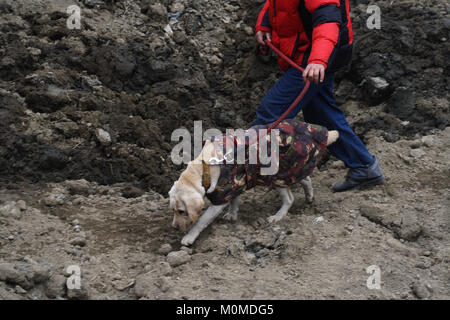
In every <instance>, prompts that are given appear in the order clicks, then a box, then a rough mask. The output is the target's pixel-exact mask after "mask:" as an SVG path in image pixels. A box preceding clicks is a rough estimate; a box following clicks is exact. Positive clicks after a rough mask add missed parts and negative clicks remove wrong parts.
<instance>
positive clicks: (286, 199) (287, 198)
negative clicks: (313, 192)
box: [267, 188, 294, 223]
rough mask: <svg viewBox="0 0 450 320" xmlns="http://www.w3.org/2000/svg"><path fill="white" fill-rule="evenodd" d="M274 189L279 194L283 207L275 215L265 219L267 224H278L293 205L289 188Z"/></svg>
mask: <svg viewBox="0 0 450 320" xmlns="http://www.w3.org/2000/svg"><path fill="white" fill-rule="evenodd" d="M276 189H277V191H278V192H279V193H280V196H281V200H282V201H283V205H282V206H281V208H280V210H278V212H277V213H276V214H274V215H273V216H270V217H269V218H267V220H268V221H269V223H273V222H278V221H280V220H281V219H283V217H284V216H285V215H286V214H287V213H288V211H289V209H290V208H291V206H292V204H293V203H294V195H293V194H292V192H291V189H289V188H276Z"/></svg>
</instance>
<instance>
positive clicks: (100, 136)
mask: <svg viewBox="0 0 450 320" xmlns="http://www.w3.org/2000/svg"><path fill="white" fill-rule="evenodd" d="M95 136H96V138H97V140H98V142H100V144H102V145H109V144H110V143H111V141H112V140H111V135H110V134H109V132H108V131H105V130H103V129H102V128H98V129H97V130H95Z"/></svg>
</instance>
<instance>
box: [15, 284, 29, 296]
mask: <svg viewBox="0 0 450 320" xmlns="http://www.w3.org/2000/svg"><path fill="white" fill-rule="evenodd" d="M14 292H15V293H18V294H25V293H27V290H25V289H24V288H22V287H21V286H15V287H14Z"/></svg>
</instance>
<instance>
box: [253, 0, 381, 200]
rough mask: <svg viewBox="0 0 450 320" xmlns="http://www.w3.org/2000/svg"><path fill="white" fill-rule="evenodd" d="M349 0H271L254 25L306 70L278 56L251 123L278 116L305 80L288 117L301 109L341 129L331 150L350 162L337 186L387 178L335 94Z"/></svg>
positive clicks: (343, 63)
mask: <svg viewBox="0 0 450 320" xmlns="http://www.w3.org/2000/svg"><path fill="white" fill-rule="evenodd" d="M349 10H350V8H349V3H348V0H267V1H266V3H265V4H264V7H263V8H262V10H261V12H260V14H259V16H258V21H257V24H256V28H255V38H256V41H257V43H258V44H259V45H261V46H266V44H265V43H264V40H265V39H268V40H269V41H271V42H272V44H274V45H275V46H276V47H277V48H278V49H280V50H281V51H282V52H283V53H284V54H285V55H287V56H288V57H290V58H291V59H292V60H294V61H295V62H296V63H297V64H299V65H300V66H302V67H303V68H304V69H305V70H304V72H303V73H301V72H300V71H298V70H297V69H295V68H292V67H290V65H289V64H288V63H287V62H286V61H284V60H283V59H282V58H279V59H278V63H279V65H280V67H281V68H282V69H283V71H285V73H284V75H283V76H282V77H281V78H280V79H279V80H278V81H277V82H276V83H275V85H274V86H273V87H272V89H270V90H269V92H268V93H267V94H266V96H265V97H264V99H263V101H262V102H261V104H260V106H259V107H258V109H257V111H256V115H257V118H256V120H255V121H254V122H253V123H252V124H251V126H254V125H261V124H268V123H272V122H275V121H276V120H277V119H278V118H279V117H280V116H281V115H282V114H283V113H284V111H285V110H286V109H287V108H288V107H289V106H290V105H291V104H292V102H293V101H294V100H295V98H296V97H297V96H298V95H299V93H300V92H301V90H302V89H303V87H304V84H305V82H306V81H307V80H311V81H312V83H311V87H310V89H309V90H308V92H307V94H306V95H305V97H304V98H303V99H302V101H301V102H300V103H299V105H298V106H296V107H295V108H294V110H293V111H292V112H291V113H290V114H289V115H288V117H287V118H294V117H295V116H296V115H297V114H298V113H299V112H300V110H301V111H302V112H303V117H304V119H305V121H306V122H309V123H313V124H318V125H322V126H324V127H326V128H327V129H328V130H338V131H339V134H340V136H339V139H338V141H337V142H336V143H334V144H332V145H330V146H329V150H330V152H331V153H332V154H334V155H335V156H336V157H337V158H338V159H340V160H342V161H343V162H344V163H345V165H346V166H347V167H348V168H350V170H349V172H348V174H347V176H346V179H345V181H343V182H340V183H336V184H335V185H333V187H332V190H333V192H341V191H347V190H353V189H359V188H361V187H363V186H373V185H377V184H380V183H383V181H384V175H383V172H382V171H381V169H380V167H379V165H378V161H377V160H376V158H375V157H374V156H373V155H372V154H370V152H369V151H368V150H367V148H366V146H365V145H364V143H363V142H362V141H361V140H360V139H359V138H358V136H357V135H356V134H355V133H354V132H353V130H352V129H351V128H350V126H349V124H348V122H347V120H346V118H345V114H344V112H343V111H342V110H341V109H340V108H339V107H338V106H336V104H335V102H334V95H333V82H334V72H336V71H338V70H341V69H344V68H347V67H348V66H349V65H350V63H351V56H352V43H353V30H352V25H351V20H350V13H349Z"/></svg>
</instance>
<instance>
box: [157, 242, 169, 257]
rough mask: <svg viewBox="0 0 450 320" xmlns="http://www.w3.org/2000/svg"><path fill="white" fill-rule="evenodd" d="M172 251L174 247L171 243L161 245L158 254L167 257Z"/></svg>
mask: <svg viewBox="0 0 450 320" xmlns="http://www.w3.org/2000/svg"><path fill="white" fill-rule="evenodd" d="M171 251H172V246H171V245H170V244H169V243H165V244H163V245H161V247H160V248H159V250H158V253H160V254H162V255H164V256H167V255H168V254H169V253H170V252H171Z"/></svg>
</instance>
